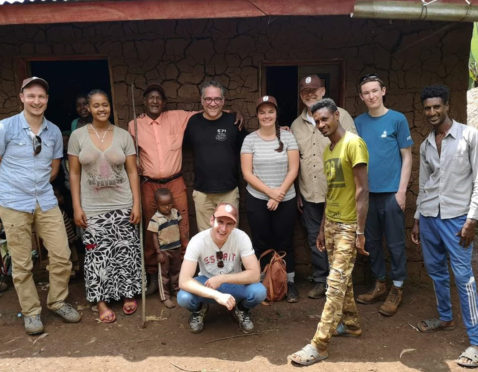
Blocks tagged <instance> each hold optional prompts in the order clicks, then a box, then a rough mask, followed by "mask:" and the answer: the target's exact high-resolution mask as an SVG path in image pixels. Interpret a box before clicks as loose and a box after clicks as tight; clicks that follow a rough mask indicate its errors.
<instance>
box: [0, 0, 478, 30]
mask: <svg viewBox="0 0 478 372" xmlns="http://www.w3.org/2000/svg"><path fill="white" fill-rule="evenodd" d="M352 14H353V16H354V17H360V18H382V19H407V20H444V21H476V20H478V6H476V5H472V4H471V1H467V0H400V1H379V0H96V1H93V0H63V1H61V0H59V1H56V0H41V1H40V0H0V25H18V24H51V23H81V22H93V23H94V22H115V21H143V20H165V19H213V18H254V17H255V18H257V17H270V16H329V15H352Z"/></svg>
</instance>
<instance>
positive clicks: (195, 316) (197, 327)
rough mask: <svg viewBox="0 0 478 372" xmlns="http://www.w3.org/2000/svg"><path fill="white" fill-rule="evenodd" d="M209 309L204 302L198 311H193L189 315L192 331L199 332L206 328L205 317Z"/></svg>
mask: <svg viewBox="0 0 478 372" xmlns="http://www.w3.org/2000/svg"><path fill="white" fill-rule="evenodd" d="M207 309H208V305H207V304H203V305H202V307H201V308H200V309H199V310H198V311H194V312H193V313H191V316H190V317H189V328H191V332H192V333H199V332H201V331H202V330H203V328H204V317H205V316H206V313H207Z"/></svg>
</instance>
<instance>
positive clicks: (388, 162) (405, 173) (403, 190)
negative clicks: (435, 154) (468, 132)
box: [355, 74, 413, 316]
mask: <svg viewBox="0 0 478 372" xmlns="http://www.w3.org/2000/svg"><path fill="white" fill-rule="evenodd" d="M385 93H386V88H385V85H384V83H383V81H382V79H380V77H378V76H377V75H376V74H369V75H365V76H363V77H362V78H361V79H360V82H359V94H360V99H361V100H362V101H363V102H364V103H365V105H366V106H367V109H368V112H366V113H363V114H362V115H359V116H358V117H357V118H356V119H355V126H356V127H357V131H358V133H359V135H360V136H361V137H362V138H363V139H364V141H365V143H366V144H367V147H368V150H369V152H370V164H369V167H368V182H369V189H370V201H369V209H368V215H367V223H366V225H365V238H366V242H367V243H366V246H365V248H366V250H367V251H368V252H369V253H370V266H371V269H372V273H373V275H374V276H375V279H376V282H375V286H374V288H373V289H372V290H371V291H369V292H368V293H364V294H361V295H360V296H358V297H357V302H359V303H361V304H372V303H375V302H377V301H378V300H380V299H383V297H384V296H385V295H386V293H387V287H386V283H385V280H386V265H385V259H384V254H383V252H384V249H383V246H382V242H383V238H384V237H385V241H386V245H387V248H388V252H389V255H390V263H391V265H390V266H391V273H390V276H391V279H392V280H393V285H392V287H391V289H390V291H389V293H388V296H387V298H386V300H385V302H384V303H383V304H382V305H381V306H380V308H379V310H378V311H379V313H380V314H382V315H385V316H392V315H394V314H395V313H396V312H397V309H398V307H399V306H400V304H401V302H402V295H403V288H402V287H403V281H404V280H405V278H406V275H407V258H406V252H405V250H406V247H405V215H404V211H405V202H406V194H407V186H408V181H409V180H410V174H411V171H412V150H411V146H412V145H413V140H412V137H411V136H410V129H409V127H408V122H407V119H406V117H405V115H403V114H402V113H400V112H398V111H395V110H391V109H388V108H387V107H385V105H384V101H383V100H384V96H385Z"/></svg>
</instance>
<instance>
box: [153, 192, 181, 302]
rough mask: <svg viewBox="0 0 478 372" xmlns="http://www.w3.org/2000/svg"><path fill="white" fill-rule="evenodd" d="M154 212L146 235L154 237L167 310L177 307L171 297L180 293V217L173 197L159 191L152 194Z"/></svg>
mask: <svg viewBox="0 0 478 372" xmlns="http://www.w3.org/2000/svg"><path fill="white" fill-rule="evenodd" d="M154 199H155V201H156V208H157V211H156V213H155V214H154V216H153V217H152V218H151V221H150V222H149V225H148V231H152V232H153V233H154V239H153V242H154V248H155V249H156V252H157V253H158V261H159V262H158V264H159V265H158V269H159V273H160V276H161V281H160V283H159V295H160V298H161V301H162V302H163V303H164V305H165V306H166V307H167V308H168V309H172V308H174V307H175V306H176V305H175V304H174V302H173V301H172V300H171V294H172V293H174V292H177V291H178V290H179V270H180V269H181V261H182V255H181V240H180V235H179V221H181V218H182V217H181V215H180V214H179V212H178V210H177V209H176V208H173V196H172V194H171V191H169V190H168V189H163V188H161V189H158V190H156V192H155V193H154Z"/></svg>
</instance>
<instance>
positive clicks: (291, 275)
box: [287, 272, 295, 283]
mask: <svg viewBox="0 0 478 372" xmlns="http://www.w3.org/2000/svg"><path fill="white" fill-rule="evenodd" d="M294 277H295V272H292V273H287V281H288V282H289V283H294Z"/></svg>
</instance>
